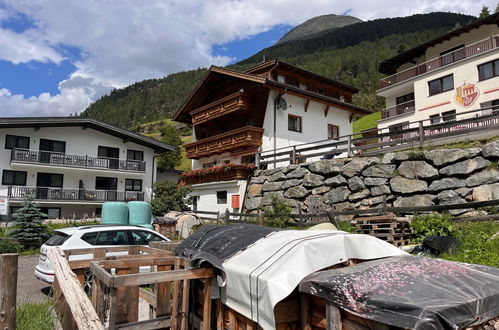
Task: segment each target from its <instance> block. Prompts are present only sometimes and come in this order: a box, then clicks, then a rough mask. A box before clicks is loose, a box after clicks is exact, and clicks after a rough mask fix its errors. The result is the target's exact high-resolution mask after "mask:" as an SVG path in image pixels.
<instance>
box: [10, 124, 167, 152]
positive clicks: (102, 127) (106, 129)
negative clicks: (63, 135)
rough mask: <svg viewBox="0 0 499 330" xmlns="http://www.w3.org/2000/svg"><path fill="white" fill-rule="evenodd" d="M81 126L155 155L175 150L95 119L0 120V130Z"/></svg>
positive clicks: (154, 140)
mask: <svg viewBox="0 0 499 330" xmlns="http://www.w3.org/2000/svg"><path fill="white" fill-rule="evenodd" d="M71 126H81V127H88V128H92V129H95V130H97V131H100V132H103V133H106V134H109V135H112V136H116V137H119V138H121V139H123V140H125V141H130V142H134V143H137V144H140V145H143V146H146V147H149V148H151V149H154V150H155V151H156V152H157V153H163V152H167V151H173V150H175V147H173V146H171V145H169V144H166V143H163V142H161V141H158V140H156V139H153V138H150V137H147V136H144V135H142V134H139V133H136V132H132V131H129V130H127V129H124V128H120V127H117V126H114V125H111V124H108V123H104V122H102V121H99V120H97V119H95V118H80V117H11V118H0V128H16V127H35V128H37V127H71Z"/></svg>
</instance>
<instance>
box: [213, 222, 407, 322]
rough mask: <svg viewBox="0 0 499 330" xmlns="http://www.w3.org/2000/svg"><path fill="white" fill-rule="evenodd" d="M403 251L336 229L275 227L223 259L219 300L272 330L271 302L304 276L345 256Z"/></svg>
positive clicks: (367, 256)
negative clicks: (222, 275) (221, 286)
mask: <svg viewBox="0 0 499 330" xmlns="http://www.w3.org/2000/svg"><path fill="white" fill-rule="evenodd" d="M405 254H406V252H403V251H402V250H400V249H398V248H397V247H395V246H393V245H391V244H389V243H386V242H383V241H381V240H379V239H377V238H375V237H372V236H367V235H358V234H348V233H346V232H342V231H334V230H323V231H307V230H284V231H276V232H273V233H270V234H269V235H268V236H266V237H264V238H261V239H259V240H258V241H256V242H255V243H254V244H252V245H250V246H248V247H247V248H246V249H245V250H243V251H241V252H239V253H237V254H235V255H233V256H232V257H229V258H228V259H225V260H224V261H223V263H222V266H223V270H224V272H225V275H226V286H225V287H223V288H222V300H223V301H224V303H225V304H226V305H227V306H229V307H230V308H232V309H234V310H235V311H237V312H239V313H241V314H242V315H244V316H246V317H248V318H250V319H252V320H254V321H256V322H257V323H258V324H260V325H261V326H262V327H263V328H264V329H273V328H275V321H274V312H273V311H274V307H275V305H276V304H277V303H278V302H279V301H280V300H282V299H284V298H286V297H287V296H288V295H289V294H290V293H291V292H292V291H293V290H294V289H295V288H296V287H297V285H298V284H299V283H300V281H301V280H302V279H303V278H304V277H305V276H307V275H309V274H312V273H314V272H316V271H318V270H321V269H324V268H326V267H329V266H332V265H336V264H339V263H342V262H345V261H347V260H348V259H361V260H370V259H378V258H385V257H390V256H397V255H405Z"/></svg>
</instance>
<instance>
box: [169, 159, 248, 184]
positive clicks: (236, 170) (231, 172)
mask: <svg viewBox="0 0 499 330" xmlns="http://www.w3.org/2000/svg"><path fill="white" fill-rule="evenodd" d="M223 166H224V165H219V167H220V170H218V171H217V170H213V171H209V170H206V169H203V170H202V171H200V170H194V171H191V173H189V172H186V173H184V175H183V176H182V178H180V180H179V184H180V185H181V186H185V185H193V184H200V183H210V182H219V181H232V180H246V179H248V177H249V176H250V175H251V174H252V173H253V171H254V168H251V167H249V166H248V165H244V164H243V165H234V166H231V167H223ZM196 172H199V173H196ZM205 172H207V173H205ZM185 174H188V175H185Z"/></svg>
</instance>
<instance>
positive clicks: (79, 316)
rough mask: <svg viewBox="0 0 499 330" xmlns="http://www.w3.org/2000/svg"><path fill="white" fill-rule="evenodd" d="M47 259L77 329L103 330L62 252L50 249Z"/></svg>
mask: <svg viewBox="0 0 499 330" xmlns="http://www.w3.org/2000/svg"><path fill="white" fill-rule="evenodd" d="M48 258H49V260H50V262H51V264H52V267H53V268H54V273H55V277H56V278H57V280H58V283H59V286H60V288H61V291H62V294H63V295H64V298H65V300H66V302H67V304H68V305H69V309H70V311H71V314H72V315H73V317H74V319H75V321H76V324H77V326H78V329H90V330H104V326H103V325H102V323H101V322H100V320H99V317H98V316H97V313H96V312H95V310H94V308H93V306H92V303H91V302H90V300H89V299H88V296H87V295H86V293H85V292H84V291H83V288H82V287H81V286H80V282H79V281H78V279H77V278H76V275H75V274H74V273H73V272H72V271H71V268H69V264H68V260H67V259H66V255H65V254H64V252H63V251H62V250H61V249H59V248H54V249H50V250H49V252H48Z"/></svg>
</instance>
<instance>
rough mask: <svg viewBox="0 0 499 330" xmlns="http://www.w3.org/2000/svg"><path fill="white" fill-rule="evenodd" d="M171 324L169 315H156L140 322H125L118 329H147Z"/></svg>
mask: <svg viewBox="0 0 499 330" xmlns="http://www.w3.org/2000/svg"><path fill="white" fill-rule="evenodd" d="M170 326H171V320H170V316H163V317H158V318H155V319H153V320H145V321H140V322H132V323H127V324H120V325H118V326H117V328H118V329H127V330H149V329H151V330H152V329H163V328H169V327H170Z"/></svg>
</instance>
